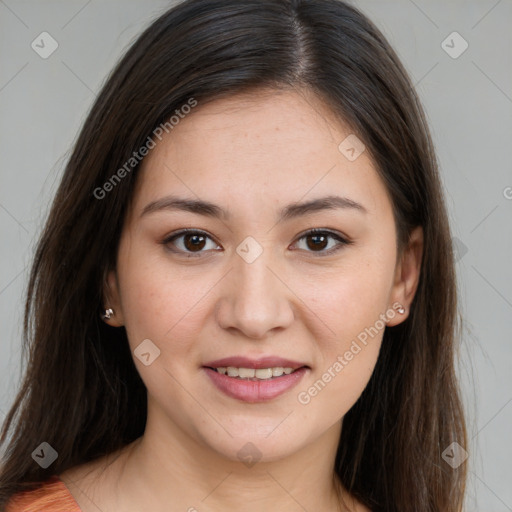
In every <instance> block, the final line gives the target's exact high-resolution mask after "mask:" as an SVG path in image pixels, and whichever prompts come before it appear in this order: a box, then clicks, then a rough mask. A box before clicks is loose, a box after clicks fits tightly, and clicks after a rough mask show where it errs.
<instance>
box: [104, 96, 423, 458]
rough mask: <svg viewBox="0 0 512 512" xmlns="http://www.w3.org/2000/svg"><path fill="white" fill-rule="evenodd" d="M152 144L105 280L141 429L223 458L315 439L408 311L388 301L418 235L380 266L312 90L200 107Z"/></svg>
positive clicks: (376, 181)
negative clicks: (143, 416) (128, 357)
mask: <svg viewBox="0 0 512 512" xmlns="http://www.w3.org/2000/svg"><path fill="white" fill-rule="evenodd" d="M349 136H350V137H349ZM347 137H349V139H348V140H346V139H347ZM343 141H345V142H343ZM155 142H157V144H156V147H155V148H154V149H151V150H150V152H149V154H148V156H147V157H146V158H145V160H144V162H143V164H142V168H141V170H140V174H139V176H138V183H137V188H136V191H135V196H134V201H133V204H132V205H131V209H130V211H129V214H128V216H127V219H126V223H125V226H124V230H123V233H122V237H121V241H120V248H119V253H118V261H117V269H116V272H115V273H114V272H112V273H111V274H110V275H109V290H108V291H107V292H106V293H107V297H108V298H109V300H108V301H107V307H113V308H114V310H115V312H116V314H115V316H114V317H113V318H112V319H111V320H110V321H109V323H110V324H111V325H124V326H125V327H126V330H127V334H128V339H129V343H130V347H131V350H132V353H134V361H135V364H136V366H137V369H138V371H139V373H140V375H141V377H142V379H143V381H144V383H145V385H146V387H147V390H148V426H149V425H151V428H152V429H153V431H156V432H158V431H160V432H161V433H162V435H163V433H164V432H173V433H174V435H177V436H179V437H180V438H181V439H182V440H189V441H193V442H194V443H198V444H199V445H200V446H202V447H203V448H204V447H207V448H209V449H211V450H213V451H214V452H216V453H218V454H222V455H223V456H224V457H226V458H228V459H232V460H236V459H240V458H241V457H242V456H243V454H245V452H247V451H249V452H251V450H252V451H253V452H254V453H252V454H251V453H249V455H253V456H257V457H258V458H259V457H261V458H262V459H263V460H272V459H276V458H280V457H284V456H286V455H289V454H291V453H293V452H296V451H298V450H299V449H301V448H302V447H305V446H307V445H308V444H310V443H312V442H314V441H318V440H319V439H321V438H322V437H323V436H326V435H327V434H328V432H331V433H332V432H333V429H337V428H338V427H339V426H340V424H341V423H340V420H341V419H342V418H343V416H344V414H345V413H346V412H347V411H348V410H349V409H350V408H351V406H352V405H353V404H354V403H355V402H356V400H357V399H358V397H359V396H360V395H361V393H362V391H363V389H364V388H365V386H366V384H367V382H368V380H369V378H370V376H371V374H372V371H373V369H374V366H375V364H376V361H377V356H378V354H379V349H380V345H381V340H382V335H383V331H384V327H385V325H386V324H387V325H389V326H392V325H395V324H397V323H400V322H401V321H403V320H404V319H405V318H406V316H407V313H406V314H399V313H397V312H396V310H395V309H393V304H395V306H396V303H397V302H399V303H400V304H402V305H404V307H405V308H406V309H407V306H408V305H409V304H410V302H411V301H412V297H413V294H414V291H415V287H416V283H417V277H418V268H419V264H420V260H419V258H420V253H421V230H417V231H415V234H414V236H413V240H415V241H416V243H415V244H414V246H411V248H410V249H408V250H407V251H406V252H405V253H404V257H403V259H399V260H398V261H397V252H396V232H395V223H394V218H393V212H392V205H391V202H390V199H389V197H388V194H387V191H386V188H385V186H384V185H383V183H382V181H381V179H380V178H379V176H378V174H377V172H376V170H375V167H374V166H373V164H372V162H371V160H370V158H369V155H368V152H367V151H364V149H363V147H361V146H360V145H359V144H360V143H359V142H358V141H357V140H355V139H354V138H353V135H352V136H351V132H350V130H347V129H346V128H345V127H344V126H342V125H341V124H340V123H339V122H337V121H336V120H335V119H334V118H333V117H332V116H331V114H330V113H329V111H328V110H326V108H325V107H324V106H323V104H321V103H320V102H319V100H318V99H317V98H316V97H314V96H312V95H311V94H307V95H305V94H304V95H301V94H298V93H297V92H281V93H276V92H273V93H271V94H266V95H264V94H263V93H259V94H252V95H250V96H237V97H232V98H230V99H223V100H217V101H215V102H212V103H209V104H205V105H201V104H199V105H198V106H197V107H195V108H194V109H192V112H191V113H190V114H189V115H188V116H184V118H183V119H180V121H179V123H178V124H177V125H175V126H174V128H173V129H172V131H170V133H169V134H165V137H163V138H162V140H161V141H158V139H155ZM342 142H343V143H342ZM340 143H342V144H341V146H340ZM362 149H363V151H362V152H361V150H362ZM328 197H330V198H331V199H330V201H328V200H326V199H325V198H328ZM171 199H173V200H175V201H178V200H179V201H181V203H180V202H175V203H172V201H171ZM105 200H108V199H105ZM185 201H186V202H185ZM202 202H207V203H211V204H212V205H215V206H205V205H202V206H201V204H200V203H202ZM309 203H311V204H310V206H301V205H307V204H309ZM194 205H195V206H194ZM326 205H329V206H330V207H329V208H327V207H326ZM183 229H189V230H191V231H190V232H189V233H186V234H185V235H183V234H182V235H177V236H175V237H174V239H172V238H173V235H175V234H177V233H178V232H179V231H181V230H183ZM312 229H318V230H320V232H319V233H317V234H315V233H313V234H311V233H309V234H308V232H309V231H310V230H312ZM338 237H339V238H338ZM171 239H172V240H171ZM343 240H345V241H343ZM226 358H227V359H228V360H227V361H221V360H223V359H226ZM236 358H238V359H236ZM240 358H242V359H240ZM264 358H268V359H267V360H266V361H265V360H263V359H264ZM229 359H233V360H231V361H230V360H229ZM282 360H287V361H282ZM209 367H211V368H216V367H220V368H221V370H220V372H223V371H224V370H222V368H226V367H236V368H245V370H242V371H241V372H239V373H241V374H242V376H246V375H252V374H253V372H254V377H253V379H254V380H246V379H241V378H240V376H239V377H236V376H234V375H236V372H234V370H232V369H230V370H226V371H229V373H230V374H231V375H232V376H228V375H223V374H222V373H219V371H217V370H214V369H211V368H209ZM269 368H273V370H272V369H269ZM282 368H294V369H295V368H297V370H296V371H294V372H292V373H291V374H288V375H287V374H286V373H284V374H282V373H283V370H282ZM256 369H259V370H260V371H259V372H256ZM265 369H266V370H265ZM287 371H288V370H287ZM281 374H282V375H281ZM270 375H275V376H273V377H272V378H271V379H268V378H267V377H269V376H270ZM279 375H281V376H279ZM259 377H265V378H262V379H260V378H259ZM336 435H337V434H336ZM185 442H186V441H185ZM249 442H250V443H252V445H249V444H247V443H249ZM253 445H254V446H253ZM240 450H242V451H241V452H240ZM244 450H245V451H244Z"/></svg>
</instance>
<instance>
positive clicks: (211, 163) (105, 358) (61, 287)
mask: <svg viewBox="0 0 512 512" xmlns="http://www.w3.org/2000/svg"><path fill="white" fill-rule="evenodd" d="M456 307H457V306H456V285H455V277H454V264H453V254H452V247H451V239H450V230H449V225H448V221H447V214H446V210H445V205H444V199H443V192H442V188H441V185H440V180H439V176H438V171H437V165H436V159H435V155H434V151H433V147H432V143H431V139H430V136H429V132H428V128H427V126H426V123H425V118H424V114H423V111H422V108H421V106H420V104H419V101H418V99H417V96H416V94H415V93H414V90H413V87H412V85H411V82H410V80H409V79H408V77H407V74H406V72H405V71H404V69H403V67H402V65H401V64H400V62H399V60H398V58H397V56H396V54H395V53H394V51H393V50H392V49H391V48H390V46H389V44H388V43H387V42H386V41H385V39H384V37H383V36H382V34H381V33H380V32H379V31H378V30H377V28H376V27H375V26H374V25H373V24H372V23H371V22H370V21H369V20H368V19H367V18H366V17H365V16H363V15H362V14H361V13H360V12H358V11H357V10H356V9H354V8H353V7H350V6H348V5H346V4H345V3H343V2H339V1H336V0H286V1H278V0H241V1H240V0H236V1H235V0H222V1H217V0H188V1H185V2H183V3H181V4H180V5H178V6H176V7H174V8H172V9H170V10H169V11H168V12H166V13H165V14H164V15H163V16H161V17H160V18H159V19H158V20H156V21H155V22H154V23H153V24H152V25H151V26H150V27H149V28H148V29H147V30H146V31H145V32H144V33H143V34H142V35H141V36H140V37H139V39H138V40H137V41H136V42H135V43H134V44H133V46H132V47H131V48H130V50H129V51H128V52H127V54H126V55H125V56H124V57H123V59H122V60H121V61H120V63H119V64H118V65H117V67H116V68H115V70H114V71H113V73H112V75H111V76H110V78H109V80H108V81H107V83H106V84H105V86H104V87H103V89H102V91H101V93H100V94H99V96H98V99H97V100H96V102H95V104H94V106H93V108H92V110H91V113H90V115H89V116H88V118H87V120H86V122H85V124H84V127H83V129H82V132H81V134H80V136H79V138H78V140H77V142H76V146H75V148H74V151H73V153H72V155H71V158H70V160H69V162H68V164H67V167H66V170H65V173H64V176H63V179H62V182H61V185H60V188H59V190H58V192H57V195H56V197H55V200H54V203H53V207H52V210H51V213H50V216H49V218H48V221H47V224H46V227H45V230H44V232H43V234H42V237H41V240H40V242H39V246H38V250H37V253H36V256H35V261H34V266H33V268H32V273H31V277H30V283H29V289H28V297H27V306H26V311H25V336H26V342H27V343H28V346H29V347H30V354H31V359H30V364H29V366H28V368H27V370H26V375H25V379H24V382H23V385H22V388H21V390H20V392H19V394H18V396H17V397H16V400H15V402H14V404H13V406H12V409H11V410H10V412H9V414H8V416H7V419H6V421H5V424H4V428H3V435H2V441H3V442H5V441H6V439H7V434H8V432H9V431H10V429H12V438H11V439H10V440H9V442H8V446H7V451H6V455H5V457H4V460H3V465H2V469H1V474H0V490H1V494H0V499H1V500H2V501H1V502H2V504H3V505H5V504H7V505H6V510H8V511H9V512H14V511H18V510H27V511H30V510H52V511H55V510H59V507H61V508H62V510H67V511H69V510H74V511H80V510H81V511H82V512H89V511H92V510H95V511H96V510H98V509H100V510H102V511H104V512H108V511H115V510H124V511H128V512H129V511H131V510H141V509H143V508H144V509H150V510H153V511H163V510H166V511H168V510H188V511H194V510H198V511H216V510H244V511H256V510H258V511H260V510H262V509H264V508H272V509H273V510H279V511H292V510H293V511H296V510H322V511H339V510H343V511H346V510H351V511H368V510H372V511H392V510H400V511H413V510H414V511H415V512H418V511H420V512H421V511H427V510H428V511H434V510H435V511H443V512H454V511H460V510H461V507H462V501H463V494H464V485H465V477H466V464H465V463H462V464H459V465H457V467H453V466H454V465H450V464H448V463H447V462H446V461H445V459H444V458H443V456H442V454H443V452H444V450H445V449H447V448H449V447H450V446H451V443H453V442H457V443H458V445H460V446H461V447H464V446H465V445H466V431H465V424H464V418H463V411H462V406H461V402H460V398H459V391H458V385H457V382H456V379H455V374H454V368H453V363H454V352H455V349H456V336H455V335H456V327H457V325H456V318H457V315H456ZM15 415H16V416H17V417H16V421H14V420H15ZM11 424H12V425H13V426H11ZM45 507H46V508H45Z"/></svg>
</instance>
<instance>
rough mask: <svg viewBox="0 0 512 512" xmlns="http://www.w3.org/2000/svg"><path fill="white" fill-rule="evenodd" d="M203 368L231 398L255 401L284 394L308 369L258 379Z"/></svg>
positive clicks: (263, 400)
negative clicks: (236, 376) (240, 377)
mask: <svg viewBox="0 0 512 512" xmlns="http://www.w3.org/2000/svg"><path fill="white" fill-rule="evenodd" d="M203 369H204V370H205V371H206V373H207V375H208V377H210V379H211V380H212V382H213V383H214V384H215V386H217V388H218V389H220V391H222V392H223V393H225V394H226V395H228V396H230V397H231V398H237V399H238V400H243V401H244V402H253V403H254V402H265V401H267V400H272V399H273V398H276V397H277V396H279V395H282V394H283V393H285V392H286V391H288V390H290V389H291V388H293V387H294V386H295V385H297V384H298V382H299V381H300V379H302V377H303V376H304V374H305V373H306V372H307V370H308V369H307V368H306V367H303V368H299V369H298V370H296V371H294V372H292V373H290V374H288V375H282V376H281V377H274V378H272V379H267V380H258V381H256V380H245V379H238V378H235V377H229V376H228V375H222V374H221V373H219V372H217V371H215V370H212V369H211V368H206V367H203Z"/></svg>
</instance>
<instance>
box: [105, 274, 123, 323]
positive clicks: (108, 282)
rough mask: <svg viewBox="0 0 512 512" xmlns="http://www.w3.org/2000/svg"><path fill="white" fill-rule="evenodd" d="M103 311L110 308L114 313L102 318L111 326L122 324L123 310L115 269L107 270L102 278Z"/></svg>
mask: <svg viewBox="0 0 512 512" xmlns="http://www.w3.org/2000/svg"><path fill="white" fill-rule="evenodd" d="M102 309H103V311H104V310H106V309H112V310H113V311H114V314H113V315H112V316H111V317H110V318H103V321H104V322H105V323H107V324H108V325H111V326H112V327H121V326H122V325H124V319H123V310H122V308H121V300H120V293H119V282H118V280H117V273H116V271H115V270H109V271H108V272H107V273H106V275H105V278H104V280H103V306H102Z"/></svg>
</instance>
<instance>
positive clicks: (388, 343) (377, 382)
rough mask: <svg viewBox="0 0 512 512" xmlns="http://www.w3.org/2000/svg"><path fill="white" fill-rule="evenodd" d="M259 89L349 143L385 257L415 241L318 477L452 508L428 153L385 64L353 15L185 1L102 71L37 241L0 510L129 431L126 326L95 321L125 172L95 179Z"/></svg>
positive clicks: (449, 382) (448, 344)
mask: <svg viewBox="0 0 512 512" xmlns="http://www.w3.org/2000/svg"><path fill="white" fill-rule="evenodd" d="M263 87H266V88H268V87H270V88H274V89H280V88H281V89H282V88H299V87H300V88H306V89H309V90H311V91H313V92H315V93H316V94H317V95H318V96H319V97H320V98H322V99H323V101H324V102H325V103H326V104H327V105H328V106H329V107H330V109H331V110H332V111H333V112H334V113H335V114H336V115H338V116H339V119H340V120H342V121H343V122H344V123H345V124H346V125H348V126H350V128H351V130H352V132H353V133H355V134H357V136H358V137H359V138H360V139H361V140H362V141H363V142H364V144H365V145H366V148H367V150H368V152H369V154H370V155H371V157H372V159H373V161H374V163H375V166H376V168H377V170H378V172H379V174H380V176H381V178H382V180H383V182H384V183H385V185H386V187H387V190H388V191H389V194H390V197H391V199H392V204H393V209H394V214H395V221H396V224H397V230H398V240H397V243H398V245H399V247H400V248H403V247H404V245H405V243H406V242H407V240H408V235H409V233H410V231H411V229H412V228H413V227H415V226H422V227H423V231H424V244H425V245H424V253H423V259H422V266H421V276H420V281H419V286H418V289H417V292H416V296H415V298H414V301H413V303H412V305H411V311H410V315H409V317H408V318H407V320H405V321H404V322H403V323H402V324H400V325H397V326H395V327H391V328H387V329H386V330H385V333H384V338H383V342H382V348H381V352H380V355H379V359H378V361H377V364H376V367H375V371H374V373H373V375H372V377H371V379H370V382H369V383H368V385H367V387H366V389H365V390H364V392H363V393H362V395H361V396H360V398H359V399H358V401H357V402H356V404H355V405H354V406H353V407H352V408H351V410H350V411H349V412H348V413H347V414H346V415H345V417H344V420H343V429H342V433H341V437H340V440H339V446H338V450H337V456H336V473H337V475H338V476H339V479H340V480H341V482H342V483H343V485H344V486H345V487H346V488H347V489H348V490H349V492H351V493H352V494H353V495H354V496H355V497H357V498H358V499H359V500H360V501H361V502H362V503H364V504H365V505H367V506H368V507H370V508H371V509H372V510H374V511H396V510H400V511H401V512H408V511H411V512H412V511H414V512H427V511H428V512H433V511H443V512H455V511H460V510H461V508H462V501H463V495H464V488H465V481H466V464H462V465H461V466H459V467H458V468H457V469H452V468H451V467H450V466H449V465H448V464H447V463H446V462H445V461H444V460H443V458H442V452H443V450H444V449H445V448H446V447H448V446H449V445H450V444H451V443H452V442H453V441H456V442H458V443H459V444H460V445H461V446H463V447H464V446H466V428H465V423H464V416H463V409H462V405H461V401H460V396H459V390H458V384H457V380H456V377H455V371H454V359H455V356H456V354H457V350H456V349H457V340H458V332H459V330H458V323H457V319H458V315H457V294H456V282H455V275H454V258H453V252H452V244H451V237H450V229H449V224H448V219H447V213H446V210H445V204H444V197H443V190H442V187H441V184H440V179H439V176H438V169H437V162H436V157H435V154H434V149H433V145H432V142H431V138H430V135H429V130H428V127H427V124H426V121H425V116H424V113H423V110H422V107H421V105H420V103H419V100H418V98H417V95H416V93H415V91H414V88H413V86H412V84H411V82H410V80H409V78H408V76H407V73H406V71H405V70H404V68H403V67H402V65H401V63H400V61H399V59H398V57H397V55H396V54H395V52H394V51H393V50H392V48H391V47H390V46H389V44H388V43H387V41H386V40H385V38H384V36H383V35H382V34H381V33H380V32H379V30H378V29H377V28H376V27H375V26H374V25H373V24H372V23H371V22H370V21H369V20H368V19H367V18H366V17H365V16H364V15H363V14H361V13H360V12H359V11H358V10H357V9H355V8H354V7H351V6H349V5H347V4H345V3H344V2H341V1H337V0H187V1H185V2H183V3H181V4H179V5H178V6H175V7H173V8H171V9H170V10H168V11H167V12H165V13H164V14H163V15H162V16H160V17H159V18H158V19H157V20H156V21H154V22H153V23H152V24H151V26H150V27H149V28H147V29H146V30H145V31H144V32H143V33H142V34H141V35H140V37H139V38H138V39H137V41H136V42H135V43H134V44H133V45H132V46H131V48H130V49H129V50H128V51H127V53H126V54H125V55H124V57H123V58H122V59H121V60H120V61H119V63H118V65H117V66H116V68H115V69H114V70H113V72H112V73H111V75H110V77H109V79H108V80H107V82H106V83H105V85H104V86H103V88H102V90H101V92H100V94H99V95H98V97H97V99H96V101H95V103H94V105H93V107H92V109H91V112H90V113H89V116H88V118H87V119H86V121H85V123H84V126H83V128H82V130H81V133H80V135H79V137H78V139H77V141H76V144H75V146H74V149H73V152H72V154H71V156H70V158H69V161H68V163H67V166H66V168H65V172H64V175H63V178H62V181H61V183H60V187H59V189H58V191H57V193H56V196H55V199H54V201H53V205H52V208H51V211H50V214H49V217H48V220H47V222H46V225H45V227H44V230H43V233H42V235H41V238H40V240H39V243H38V246H37V251H36V254H35V258H34V263H33V267H32V270H31V274H30V279H29V285H28V290H27V300H26V306H25V317H24V340H23V341H24V351H26V352H27V353H28V361H27V368H26V371H25V375H24V380H23V382H22V384H21V389H20V390H19V393H18V394H17V396H16V398H15V400H14V403H13V405H12V407H11V409H10V411H9V413H8V415H7V417H6V420H5V422H4V425H3V429H2V436H1V438H0V442H1V443H2V444H4V443H6V442H7V447H6V450H5V455H4V458H3V462H2V468H1V469H0V506H1V505H2V504H5V502H6V501H7V500H8V498H9V497H10V496H11V495H12V494H13V493H15V492H17V491H21V490H26V489H32V488H34V487H35V486H37V484H39V483H41V482H43V481H44V480H46V479H47V478H48V477H49V476H50V475H52V474H58V473H62V472H63V471H65V470H66V469H68V468H70V467H72V466H76V465H79V464H82V463H85V462H88V461H91V460H93V459H95V458H97V457H100V456H103V455H106V454H108V453H111V452H114V451H116V450H118V449H120V448H121V447H123V446H125V445H127V444H128V443H130V442H132V441H134V440H135V439H137V438H138V437H140V436H141V435H142V434H143V433H144V428H145V422H146V412H147V401H146V400H147V397H146V389H145V387H144V384H143V382H142V380H141V379H140V377H139V375H138V373H137V370H136V368H135V365H134V363H133V360H132V356H131V353H130V350H129V346H128V342H127V337H126V332H125V330H124V328H117V329H116V328H112V327H109V326H108V325H106V324H105V323H104V322H102V321H101V319H100V318H99V314H98V313H99V311H100V308H101V306H102V291H103V287H104V282H105V275H106V272H107V271H108V270H110V269H112V268H115V263H116V255H117V248H118V242H119V238H120V233H121V230H122V227H123V219H124V217H125V213H126V211H127V208H129V204H130V200H131V198H132V196H133V190H134V185H135V182H136V179H137V174H138V173H137V170H138V168H139V165H134V166H133V169H130V170H129V171H127V172H126V173H124V174H123V179H120V180H118V181H116V182H115V183H113V184H112V182H111V184H112V186H111V187H108V195H107V197H103V198H101V197H98V196H100V195H101V194H99V193H98V190H99V189H102V190H105V187H104V184H105V183H107V182H108V181H109V180H110V179H111V178H112V176H113V174H114V173H116V171H117V170H118V169H119V168H121V167H122V166H123V165H124V164H125V163H126V162H127V161H129V160H130V158H131V157H132V156H133V153H134V152H136V151H137V150H138V149H139V148H141V147H142V146H143V145H144V143H145V141H146V140H147V138H148V136H149V135H150V134H152V133H153V131H154V130H155V127H157V126H158V125H160V124H161V123H163V122H166V121H167V120H168V119H169V118H170V116H172V115H173V114H174V113H175V111H176V109H179V108H180V107H181V106H182V105H184V104H186V103H187V102H188V101H190V98H194V99H195V101H197V102H198V103H199V104H202V103H203V104H204V103H205V102H208V101H210V100H212V99H218V98H221V97H226V96H230V95H232V94H235V93H239V92H251V91H256V90H258V89H259V88H263ZM192 115H193V114H192ZM102 187H103V188H102ZM95 191H96V193H95ZM9 433H11V435H10V436H9ZM41 442H47V443H49V444H50V445H51V446H52V447H53V448H54V449H55V450H56V451H57V452H58V458H57V459H56V460H55V462H54V463H53V464H52V465H51V466H50V467H49V468H48V469H43V468H41V467H40V466H39V465H38V464H36V463H35V462H34V460H32V457H31V453H32V452H33V450H34V449H35V448H36V447H37V446H38V445H40V443H41Z"/></svg>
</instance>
